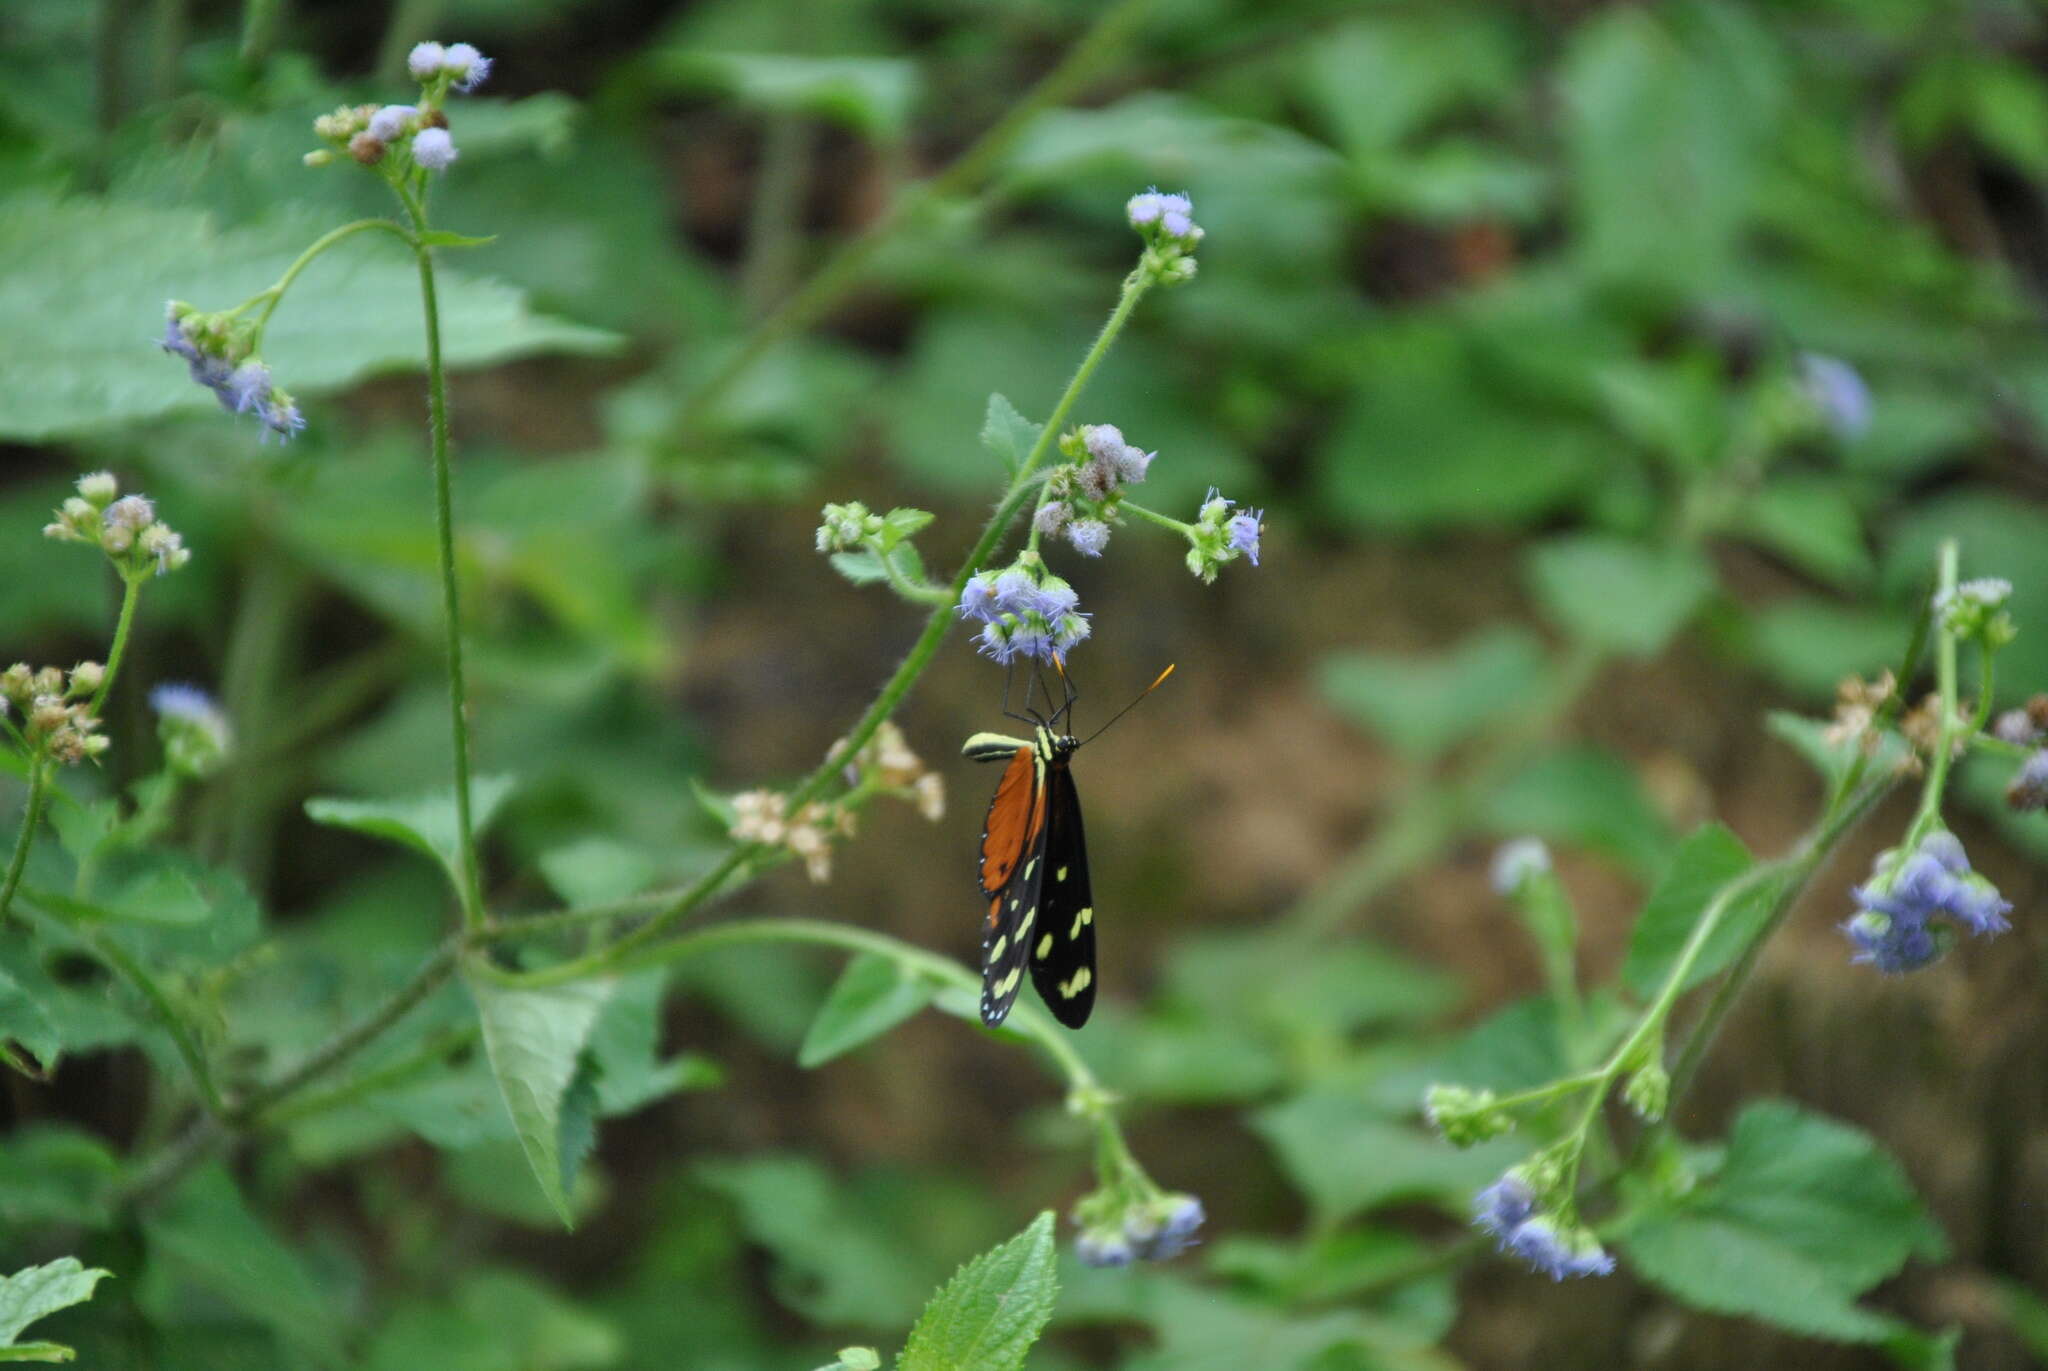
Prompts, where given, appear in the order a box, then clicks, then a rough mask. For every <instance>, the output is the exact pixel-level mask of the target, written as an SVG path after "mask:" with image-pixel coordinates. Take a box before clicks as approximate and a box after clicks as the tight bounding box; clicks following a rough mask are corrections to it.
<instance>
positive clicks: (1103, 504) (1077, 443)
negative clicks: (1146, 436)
mask: <svg viewBox="0 0 2048 1371" xmlns="http://www.w3.org/2000/svg"><path fill="white" fill-rule="evenodd" d="M1060 450H1061V451H1062V452H1064V453H1065V454H1066V455H1067V456H1068V457H1069V458H1071V459H1072V460H1071V461H1070V462H1068V463H1067V464H1066V465H1064V466H1060V467H1057V468H1055V469H1054V470H1053V471H1052V473H1051V474H1050V475H1048V476H1047V477H1046V478H1045V497H1044V499H1043V500H1042V501H1041V503H1040V504H1039V506H1038V513H1037V514H1036V515H1035V516H1033V520H1032V524H1033V527H1034V528H1035V529H1036V530H1037V531H1038V532H1039V533H1040V534H1043V535H1045V536H1047V537H1054V536H1058V535H1061V534H1064V535H1065V537H1066V540H1067V541H1068V542H1069V543H1070V544H1072V545H1073V548H1074V550H1075V551H1076V552H1078V553H1080V554H1081V555H1082V556H1084V557H1100V556H1101V555H1102V550H1103V549H1104V548H1105V547H1108V546H1109V529H1110V521H1111V520H1112V519H1113V518H1114V517H1115V509H1116V504H1117V501H1118V500H1119V499H1120V498H1121V497H1120V495H1119V492H1120V491H1121V490H1122V489H1123V487H1125V486H1127V485H1136V484H1138V483H1139V482H1140V481H1143V480H1144V479H1145V473H1146V471H1147V470H1149V469H1150V468H1151V466H1152V460H1153V459H1154V458H1155V457H1157V456H1158V455H1159V454H1158V453H1156V452H1147V451H1145V449H1143V448H1141V447H1138V446H1136V445H1134V444H1131V443H1127V442H1125V441H1124V435H1123V431H1122V430H1121V429H1119V428H1118V427H1117V426H1116V425H1115V424H1085V425H1083V426H1082V427H1081V428H1079V429H1076V430H1075V431H1074V432H1072V433H1069V434H1066V435H1065V436H1063V437H1062V438H1061V439H1060Z"/></svg>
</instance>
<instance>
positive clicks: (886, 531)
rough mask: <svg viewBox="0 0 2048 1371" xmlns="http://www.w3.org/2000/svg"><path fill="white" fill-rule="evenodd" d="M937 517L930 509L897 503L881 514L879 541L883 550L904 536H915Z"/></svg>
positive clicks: (891, 546)
mask: <svg viewBox="0 0 2048 1371" xmlns="http://www.w3.org/2000/svg"><path fill="white" fill-rule="evenodd" d="M936 518H938V515H936V514H933V513H932V512H931V511H930V510H924V509H911V508H909V507H907V506H903V505H899V506H897V507H896V508H895V509H892V510H890V511H889V512H888V513H887V514H884V515H883V516H882V533H881V543H882V550H883V551H884V552H887V551H889V550H890V549H891V548H894V547H895V546H896V545H897V544H899V543H901V542H902V541H903V540H904V539H906V538H911V537H915V536H916V535H917V533H918V531H919V530H920V529H922V528H924V526H925V525H927V524H929V523H930V522H931V521H932V520H934V519H936Z"/></svg>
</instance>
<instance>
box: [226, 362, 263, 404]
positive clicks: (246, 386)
mask: <svg viewBox="0 0 2048 1371" xmlns="http://www.w3.org/2000/svg"><path fill="white" fill-rule="evenodd" d="M269 398H270V368H269V367H267V366H264V365H263V363H261V362H244V363H242V365H240V366H238V367H236V368H235V369H234V371H232V372H231V373H229V375H228V379H227V383H226V384H225V385H223V386H222V387H221V390H220V402H221V404H223V405H225V406H226V407H227V408H228V409H229V410H231V411H233V412H234V413H236V414H247V413H248V412H249V411H250V410H252V409H255V408H256V407H257V406H258V405H260V404H262V403H263V402H264V401H265V400H267V399H269Z"/></svg>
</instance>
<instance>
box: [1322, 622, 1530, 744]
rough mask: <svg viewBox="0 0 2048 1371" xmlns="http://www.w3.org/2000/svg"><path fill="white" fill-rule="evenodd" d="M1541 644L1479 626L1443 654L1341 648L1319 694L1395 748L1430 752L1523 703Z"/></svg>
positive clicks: (1522, 633)
mask: <svg viewBox="0 0 2048 1371" xmlns="http://www.w3.org/2000/svg"><path fill="white" fill-rule="evenodd" d="M1543 666H1544V663H1543V648H1542V645H1541V644H1539V643H1538V642H1537V641H1536V638H1535V636H1534V635H1533V634H1530V633H1529V632H1527V631H1526V630H1523V629H1520V628H1513V627H1508V626H1497V627H1493V628H1488V629H1483V630H1481V631H1480V632H1478V633H1476V634H1474V635H1472V636H1471V637H1469V638H1467V639H1465V641H1463V642H1462V643H1459V644H1458V645H1457V646H1456V647H1453V648H1451V649H1450V650H1449V651H1447V652H1443V653H1437V654H1432V655H1428V656H1396V655H1393V654H1390V653H1379V652H1346V653H1340V654H1337V655H1335V656H1332V657H1329V658H1327V659H1325V660H1324V662H1323V663H1322V667H1321V670H1320V672H1319V675H1320V678H1321V683H1322V689H1323V695H1324V697H1325V698H1326V699H1328V700H1329V701H1330V703H1331V704H1333V705H1335V706H1336V707H1337V708H1338V709H1339V710H1341V711H1343V712H1344V713H1345V714H1346V715H1348V716H1350V717H1351V718H1352V719H1353V720H1355V721H1356V722H1358V723H1360V724H1363V725H1364V726H1365V727H1367V728H1369V729H1371V730H1372V731H1373V732H1375V733H1377V734H1379V735H1380V736H1381V737H1383V738H1385V739H1386V740H1387V741H1388V742H1390V743H1392V744H1393V745H1394V746H1395V747H1397V748H1399V749H1400V750H1401V751H1403V752H1406V753H1409V754H1411V755H1413V756H1418V757H1429V756H1433V755H1435V754H1436V753H1439V752H1441V751H1443V750H1444V749H1445V748H1447V747H1450V746H1451V745H1452V744H1454V743H1457V742H1459V741H1461V740H1463V739H1465V738H1467V737H1469V736H1471V735H1472V734H1473V733H1475V732H1477V731H1478V730H1479V729H1480V728H1482V727H1484V726H1485V725H1486V724H1487V723H1488V722H1489V721H1490V720H1492V719H1495V718H1498V717H1499V716H1500V715H1502V714H1505V713H1508V712H1510V711H1512V710H1515V709H1517V708H1520V707H1521V703H1522V701H1524V700H1525V699H1527V697H1528V693H1529V690H1530V688H1531V686H1532V684H1533V683H1534V682H1535V681H1536V679H1537V678H1538V677H1540V676H1541V675H1542V674H1543Z"/></svg>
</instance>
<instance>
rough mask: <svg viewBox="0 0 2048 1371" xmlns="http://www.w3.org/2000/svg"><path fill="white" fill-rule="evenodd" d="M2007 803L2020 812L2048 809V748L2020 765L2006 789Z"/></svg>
mask: <svg viewBox="0 0 2048 1371" xmlns="http://www.w3.org/2000/svg"><path fill="white" fill-rule="evenodd" d="M2005 802H2006V803H2007V804H2009V805H2011V806H2012V807H2013V808H2014V809H2018V810H2028V809H2048V748H2043V749H2041V750H2039V751H2037V752H2035V753H2033V754H2032V755H2031V756H2029V757H2028V758H2027V760H2025V761H2024V762H2021V763H2020V769H2019V770H2018V771H2016V772H2014V773H2013V778H2012V784H2011V785H2009V786H2007V787H2006V788H2005Z"/></svg>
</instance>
